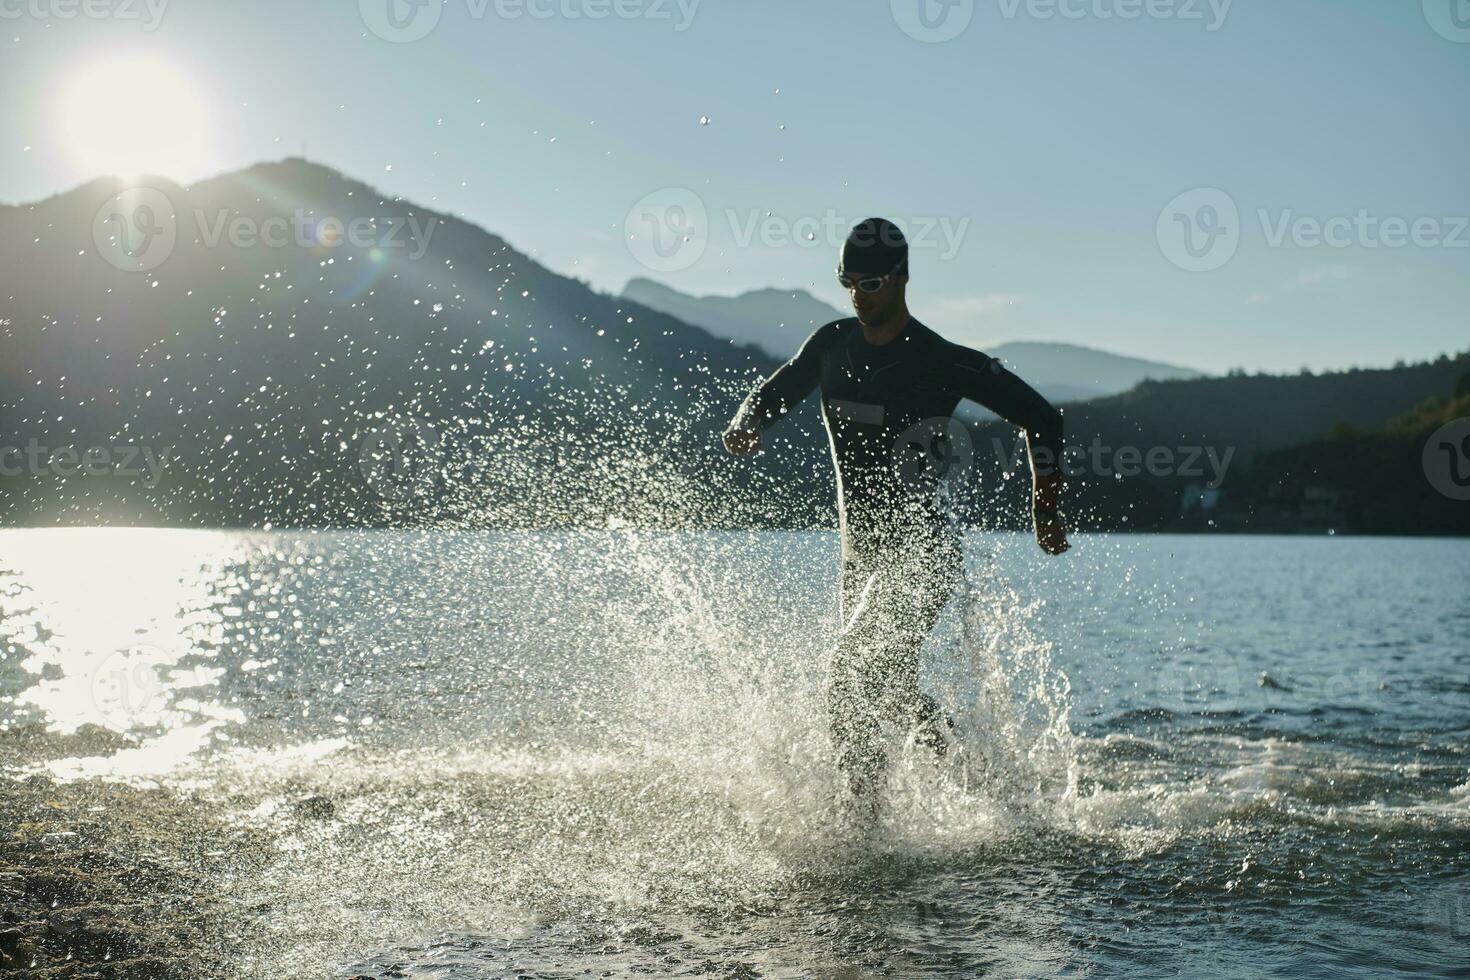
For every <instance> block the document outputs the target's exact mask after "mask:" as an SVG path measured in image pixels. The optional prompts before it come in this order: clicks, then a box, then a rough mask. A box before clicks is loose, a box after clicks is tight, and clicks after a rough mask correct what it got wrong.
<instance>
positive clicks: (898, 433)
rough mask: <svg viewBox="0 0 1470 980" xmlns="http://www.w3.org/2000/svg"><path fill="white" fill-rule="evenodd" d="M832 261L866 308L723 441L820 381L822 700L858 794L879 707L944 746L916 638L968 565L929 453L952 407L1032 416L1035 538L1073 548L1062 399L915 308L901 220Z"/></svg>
mask: <svg viewBox="0 0 1470 980" xmlns="http://www.w3.org/2000/svg"><path fill="white" fill-rule="evenodd" d="M837 275H838V279H839V281H841V283H842V285H843V287H844V288H846V289H847V290H848V293H849V295H850V296H851V299H852V304H853V309H854V311H855V312H856V313H857V316H856V317H855V318H852V319H845V320H837V321H835V322H833V323H829V324H827V325H826V326H824V327H822V328H821V329H819V330H817V331H816V333H814V334H812V335H811V336H810V337H809V338H808V339H807V341H806V343H805V344H803V345H802V348H801V350H800V351H799V352H798V353H797V355H796V356H795V357H794V358H792V359H791V360H790V361H788V362H787V363H786V364H785V365H783V366H782V367H781V368H780V369H778V370H777V371H776V373H775V374H773V375H771V377H770V378H769V379H768V380H767V381H766V382H765V383H764V384H762V385H761V386H760V387H759V388H758V389H756V391H755V392H754V393H752V394H751V396H750V397H749V398H747V399H746V400H745V403H744V404H743V405H742V406H741V408H740V411H739V413H738V414H737V415H736V416H735V419H734V421H732V422H731V423H730V427H729V428H728V429H727V430H726V432H725V434H724V443H725V448H726V449H728V450H729V451H730V452H731V453H734V454H735V455H737V456H745V455H749V454H751V453H754V452H756V451H757V450H758V449H759V448H760V434H761V432H762V431H763V430H765V429H767V428H770V427H771V426H772V425H774V424H776V423H777V422H778V421H780V420H781V418H782V417H784V416H785V415H787V414H788V413H789V412H791V411H792V410H793V409H795V408H796V406H797V405H798V404H799V403H800V402H801V401H802V400H803V399H804V398H806V396H807V395H808V394H810V393H811V392H812V391H813V390H815V389H818V388H820V389H821V396H822V418H823V421H824V422H825V424H826V427H827V435H828V437H829V439H830V440H831V444H832V457H833V461H834V462H835V463H836V466H837V497H838V519H839V528H840V532H841V539H842V576H841V579H842V584H841V615H842V635H841V639H840V641H839V642H838V644H837V649H836V651H835V653H834V655H833V658H832V668H831V674H830V678H829V681H828V688H827V710H828V714H829V720H830V724H831V730H832V736H833V742H834V745H835V747H836V749H837V753H838V764H839V766H840V767H841V768H842V770H843V771H844V772H845V773H846V774H847V778H848V782H849V787H850V788H851V789H852V791H853V792H854V793H855V794H857V795H858V796H860V797H861V796H864V795H865V794H867V791H868V790H869V789H871V788H872V787H873V786H874V784H875V783H876V781H877V780H878V779H879V778H880V777H881V775H882V772H883V767H884V757H883V749H882V744H881V738H882V731H881V726H882V723H883V721H884V720H888V721H893V722H897V723H899V724H903V725H907V726H909V727H910V728H911V729H915V730H916V731H917V738H918V740H919V741H920V742H923V743H925V744H928V745H930V746H931V747H932V748H934V749H935V750H936V751H938V752H941V753H942V752H943V749H944V745H945V734H944V729H945V727H946V724H947V720H946V719H945V718H944V717H943V715H942V713H941V711H940V709H939V706H938V705H937V704H936V703H935V702H934V701H933V699H932V698H929V697H927V696H926V695H924V694H921V693H920V691H919V676H918V675H919V650H920V647H921V646H922V645H923V642H924V639H925V638H926V637H927V636H928V635H929V632H930V631H931V630H932V629H933V627H934V624H935V622H936V621H937V620H938V619H939V614H940V612H941V611H942V610H943V608H944V606H945V604H946V603H947V602H948V601H949V599H950V597H951V595H952V594H953V593H954V591H955V589H956V587H957V586H958V585H959V583H960V582H961V580H962V578H963V566H962V555H961V549H960V541H959V535H958V533H957V532H955V531H953V530H951V525H950V522H949V521H948V520H947V519H946V515H945V514H944V513H943V511H942V508H941V506H940V501H939V494H938V492H937V491H938V479H937V478H938V475H939V470H938V468H937V467H936V466H935V465H934V464H935V461H936V458H937V456H942V455H944V454H946V453H949V454H953V452H954V451H955V449H956V447H955V446H954V445H947V443H950V442H951V441H957V442H967V437H966V435H965V433H964V432H963V429H962V426H960V425H959V423H957V422H954V421H953V419H952V416H953V415H954V411H955V409H956V408H957V407H958V405H959V403H960V401H961V400H962V399H969V400H970V401H973V402H977V403H979V404H980V405H983V406H984V407H985V408H988V409H990V410H991V411H992V412H994V413H995V414H996V415H999V416H1000V417H1001V418H1003V419H1005V420H1006V421H1008V422H1011V423H1012V424H1014V425H1017V426H1019V427H1021V428H1022V429H1024V430H1025V432H1026V444H1027V448H1028V451H1029V454H1030V461H1031V472H1032V476H1033V487H1034V490H1033V496H1032V501H1033V510H1034V515H1035V526H1036V540H1037V542H1038V543H1039V544H1040V545H1041V547H1042V549H1043V550H1044V551H1046V552H1047V553H1048V554H1052V555H1059V554H1061V553H1062V552H1064V551H1066V550H1067V548H1068V547H1069V546H1068V544H1067V536H1066V530H1065V527H1064V526H1063V523H1062V518H1061V516H1060V514H1059V513H1058V510H1057V505H1058V499H1059V497H1060V494H1061V486H1062V479H1061V469H1060V462H1061V452H1062V416H1061V413H1060V412H1058V411H1057V410H1056V409H1055V408H1053V407H1052V406H1051V405H1050V404H1049V403H1048V402H1047V401H1046V399H1044V398H1042V397H1041V395H1039V394H1037V393H1036V391H1035V390H1033V389H1032V388H1031V387H1030V386H1029V385H1027V384H1026V383H1025V382H1023V381H1022V380H1021V379H1019V378H1017V377H1016V376H1015V375H1013V374H1011V373H1010V372H1009V371H1007V370H1006V369H1005V368H1004V367H1003V366H1002V365H1001V363H1000V362H999V361H997V360H994V359H992V358H990V357H987V356H986V355H984V354H982V353H980V352H978V351H974V350H971V349H969V348H967V347H961V346H959V345H958V344H953V343H950V342H949V341H947V340H945V339H944V338H943V337H940V336H939V335H938V334H936V333H935V332H934V331H932V330H930V329H929V328H928V327H926V326H924V325H923V324H922V323H920V322H919V321H918V320H916V319H914V318H913V316H912V315H910V313H909V310H908V303H907V299H906V291H907V286H908V243H907V242H906V241H905V240H904V237H903V233H902V232H901V231H900V230H899V229H898V227H897V226H895V225H894V224H892V223H891V222H888V221H885V220H884V219H882V218H870V219H868V220H867V221H864V222H863V223H862V224H860V225H858V226H857V227H856V228H854V229H853V231H852V234H851V235H850V236H849V237H848V240H847V242H846V244H845V245H844V246H843V249H842V261H841V265H840V266H839V267H838V270H837ZM956 429H960V431H958V432H956V431H955V430H956ZM952 437H958V439H952Z"/></svg>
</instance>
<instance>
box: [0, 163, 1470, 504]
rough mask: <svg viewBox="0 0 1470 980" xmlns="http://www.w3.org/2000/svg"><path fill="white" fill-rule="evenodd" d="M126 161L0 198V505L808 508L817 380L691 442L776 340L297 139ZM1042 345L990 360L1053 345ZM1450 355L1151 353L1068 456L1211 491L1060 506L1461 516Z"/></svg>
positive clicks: (979, 476)
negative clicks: (319, 154)
mask: <svg viewBox="0 0 1470 980" xmlns="http://www.w3.org/2000/svg"><path fill="white" fill-rule="evenodd" d="M147 184H148V186H147V187H146V188H144V187H139V186H136V185H125V184H123V183H121V182H120V181H118V180H116V179H110V180H98V181H93V182H92V183H89V184H86V185H84V186H82V187H79V188H76V189H74V190H72V191H69V192H67V193H65V194H60V195H57V196H55V197H52V198H50V199H48V200H45V201H40V202H36V203H33V204H24V205H18V206H0V270H3V277H4V278H3V280H0V524H4V525H15V524H57V523H66V524H99V523H102V524H149V525H159V524H162V525H172V526H208V527H215V526H250V527H259V526H277V527H282V526H298V527H327V526H346V527H368V526H373V527H377V526H388V527H451V528H463V527H566V526H579V527H606V526H608V525H609V524H610V523H615V522H629V523H635V524H639V525H651V526H698V527H708V526H772V525H777V526H826V527H830V526H832V524H833V496H834V495H833V489H834V486H833V477H832V473H831V462H830V454H829V452H828V449H827V447H826V445H825V441H824V437H823V434H822V432H821V429H820V419H819V416H818V412H817V408H816V400H815V399H809V400H808V401H807V402H805V403H804V404H803V405H801V406H800V407H799V408H798V409H797V410H796V411H795V412H794V413H793V415H792V418H791V419H789V420H788V421H786V422H784V423H783V424H782V425H781V426H780V427H779V428H777V429H775V430H772V432H771V433H770V434H769V435H770V438H769V439H768V440H767V441H766V449H765V451H764V452H762V453H761V454H760V455H759V456H757V457H756V458H754V459H752V460H735V459H732V458H730V457H729V456H727V455H726V454H725V453H723V452H722V451H721V449H720V448H719V445H718V435H719V433H720V431H721V430H722V429H723V427H724V425H725V424H726V422H727V421H728V419H729V418H730V416H731V414H732V413H733V412H734V410H735V408H736V406H737V405H738V404H739V402H740V400H741V399H742V398H743V397H744V396H745V395H746V394H747V393H748V392H749V390H750V388H751V386H752V385H753V384H754V383H755V382H756V381H757V379H759V378H760V377H762V376H764V375H766V374H768V373H769V372H770V371H771V370H772V369H773V368H774V367H775V365H776V363H777V360H776V358H774V357H773V356H771V355H770V354H768V353H766V352H764V351H762V350H760V349H758V348H756V347H752V346H744V345H737V344H732V343H731V342H730V338H728V337H719V336H716V335H714V334H712V333H711V332H709V331H708V330H705V329H703V328H702V326H700V325H693V324H691V323H688V322H685V321H684V320H683V319H681V318H679V317H675V316H670V315H668V314H667V313H664V312H660V311H657V310H655V309H654V308H652V307H650V306H648V305H645V304H644V303H642V302H635V301H634V300H633V299H631V298H626V297H623V298H620V297H613V296H607V295H604V294H601V293H598V292H596V291H594V290H592V289H590V288H589V287H588V286H587V285H586V284H585V283H582V282H579V281H577V280H575V279H570V278H566V277H564V276H560V275H557V274H556V273H554V272H551V271H550V270H548V269H546V268H544V267H543V266H541V265H539V264H537V263H536V262H534V261H532V260H531V259H529V258H528V257H527V256H525V255H523V254H521V253H520V252H518V251H517V250H516V249H514V248H513V247H511V246H510V245H509V244H508V243H507V242H505V241H504V239H502V238H499V237H498V236H496V235H494V234H493V233H491V232H489V231H486V230H485V229H483V228H479V227H477V226H475V225H472V224H470V223H468V222H465V221H462V220H460V219H458V218H456V217H454V216H452V215H447V214H442V213H439V212H435V211H432V210H429V209H425V208H422V207H420V206H418V205H415V204H413V203H412V202H410V201H404V200H400V199H395V198H391V197H388V196H385V195H382V194H381V193H379V192H378V191H376V190H374V189H373V188H371V187H369V186H368V185H366V184H363V183H361V182H358V181H355V180H352V179H350V178H348V177H345V176H344V175H342V174H340V173H337V172H336V171H333V170H330V169H328V168H325V167H321V166H318V165H316V164H312V163H308V162H306V161H303V160H299V159H288V160H284V161H280V162H275V163H267V164H260V165H257V166H254V167H250V168H248V169H246V170H242V171H239V172H236V173H230V174H224V175H221V176H219V177H216V178H213V179H210V180H207V181H201V182H199V183H197V184H195V185H193V186H191V187H180V186H177V185H175V184H171V183H168V182H166V181H161V180H152V181H148V182H147ZM644 297H645V298H646V299H651V300H652V301H655V302H657V301H659V300H658V298H657V297H653V296H651V294H644ZM665 299H667V297H665ZM767 299H769V300H772V301H774V300H775V297H774V296H767ZM782 302H783V303H784V302H785V300H784V299H783V301H782ZM810 315H811V316H815V310H814V309H813V310H812V311H811V314H810ZM823 315H824V316H825V314H823ZM803 326H805V325H803ZM1039 346H1040V347H1041V348H1042V350H1039V351H1031V350H1027V349H1021V350H1019V352H1018V357H1017V361H1016V368H1017V370H1018V371H1020V372H1022V373H1027V372H1028V371H1029V372H1033V376H1034V377H1036V378H1044V377H1045V376H1046V372H1047V371H1048V370H1050V369H1051V367H1053V366H1055V367H1058V368H1059V369H1060V368H1067V369H1070V368H1071V367H1074V366H1075V363H1074V362H1072V361H1070V360H1069V359H1068V358H1067V357H1066V356H1061V357H1060V359H1059V360H1057V361H1055V362H1054V363H1053V362H1048V361H1047V360H1046V357H1047V356H1051V355H1052V354H1054V353H1055V352H1054V351H1051V350H1049V349H1047V348H1050V346H1051V345H1039ZM996 351H997V352H1000V353H1001V354H1002V355H1003V356H1004V352H1005V348H997V349H996ZM1090 353H1094V354H1095V353H1097V352H1090ZM1026 354H1033V355H1037V359H1035V360H1033V361H1032V362H1031V363H1030V364H1029V365H1028V364H1024V363H1022V362H1021V361H1020V356H1023V355H1026ZM1041 355H1045V356H1041ZM1104 356H1105V357H1106V356H1109V355H1104ZM1090 363H1094V364H1096V363H1100V362H1097V361H1091V362H1090ZM1467 370H1470V354H1462V355H1459V356H1458V357H1455V358H1450V357H1441V358H1440V359H1438V360H1437V361H1434V362H1433V363H1425V364H1414V365H1403V366H1399V367H1395V368H1392V369H1385V370H1369V371H1346V372H1339V373H1334V374H1324V375H1316V376H1313V375H1306V374H1303V375H1297V376H1268V375H1255V376H1246V375H1243V374H1233V375H1231V376H1228V377H1224V378H1196V379H1187V380H1169V381H1152V380H1149V381H1144V382H1142V383H1140V384H1138V385H1137V386H1135V387H1133V388H1131V389H1130V390H1128V391H1127V392H1124V393H1122V394H1116V395H1111V396H1108V397H1105V398H1097V399H1093V400H1091V401H1087V402H1082V403H1076V404H1072V405H1068V406H1067V407H1066V409H1065V413H1066V421H1067V441H1068V444H1069V445H1071V446H1074V447H1077V448H1078V449H1079V450H1082V451H1083V452H1086V451H1088V450H1089V449H1090V447H1092V446H1093V445H1094V444H1096V445H1097V446H1099V447H1106V448H1107V449H1108V451H1109V452H1110V453H1112V454H1114V455H1116V454H1117V450H1118V449H1119V448H1120V447H1126V448H1128V449H1129V450H1130V451H1135V452H1137V453H1138V454H1139V455H1140V456H1146V455H1147V454H1148V453H1149V452H1150V451H1151V450H1155V449H1157V450H1160V451H1163V450H1167V451H1168V452H1169V454H1171V456H1172V457H1173V458H1174V459H1175V460H1176V461H1179V460H1180V459H1185V458H1187V459H1189V460H1192V461H1194V462H1195V463H1196V464H1198V463H1200V462H1201V459H1200V457H1201V454H1204V453H1205V451H1206V450H1212V451H1214V453H1215V457H1216V459H1217V461H1220V460H1223V461H1224V462H1225V463H1226V464H1228V465H1226V466H1224V467H1222V469H1223V470H1226V471H1228V472H1225V473H1223V477H1224V479H1223V481H1222V482H1221V483H1220V485H1219V486H1216V487H1208V486H1206V485H1205V484H1207V483H1210V482H1213V481H1211V480H1209V479H1208V473H1207V472H1206V471H1203V470H1201V475H1192V474H1191V473H1190V472H1187V471H1186V470H1187V467H1183V466H1181V467H1178V468H1177V469H1176V470H1172V471H1170V472H1167V473H1161V474H1157V475H1155V474H1149V473H1144V474H1133V475H1128V476H1126V477H1123V476H1121V475H1120V474H1117V473H1115V472H1114V471H1113V470H1112V469H1108V468H1106V467H1098V466H1095V465H1091V464H1089V465H1086V466H1083V467H1082V468H1081V470H1080V471H1079V472H1077V473H1076V474H1075V476H1074V477H1073V478H1072V479H1071V480H1070V481H1069V488H1068V494H1067V508H1068V513H1069V515H1070V516H1071V517H1072V519H1073V520H1074V521H1075V522H1076V523H1077V525H1078V526H1080V527H1083V528H1088V529H1167V530H1174V529H1184V528H1200V529H1204V528H1208V527H1210V526H1215V527H1231V528H1235V529H1244V530H1252V529H1262V530H1301V529H1304V528H1312V527H1319V526H1321V524H1322V522H1323V521H1324V520H1329V519H1330V520H1332V521H1333V523H1332V525H1331V526H1333V527H1334V528H1341V529H1347V530H1361V531H1392V532H1393V533H1425V532H1429V531H1434V532H1436V533H1467V532H1466V530H1456V528H1459V527H1462V526H1463V520H1462V519H1460V520H1461V523H1460V524H1456V523H1454V521H1452V520H1449V519H1448V518H1447V517H1446V510H1445V506H1444V503H1443V501H1440V502H1438V503H1436V502H1435V501H1434V500H1430V499H1426V496H1425V492H1424V482H1425V479H1424V472H1423V470H1422V468H1421V467H1420V464H1419V462H1417V460H1418V459H1419V458H1420V457H1422V456H1423V451H1422V450H1423V447H1422V446H1419V447H1418V448H1419V450H1420V452H1418V453H1417V454H1416V453H1415V452H1414V451H1413V450H1414V449H1415V446H1416V440H1418V442H1420V443H1422V442H1423V441H1424V439H1423V436H1422V430H1423V429H1424V428H1425V427H1426V426H1427V425H1428V424H1429V423H1430V422H1433V421H1440V420H1442V419H1443V418H1444V417H1445V413H1446V412H1449V411H1452V410H1453V411H1459V410H1460V409H1459V408H1457V407H1455V406H1461V405H1463V396H1464V383H1463V382H1460V385H1461V386H1460V387H1458V388H1457V387H1456V385H1457V382H1458V379H1460V378H1461V377H1462V376H1464V375H1465V374H1466V372H1467ZM1080 382H1081V384H1084V385H1086V384H1093V383H1117V380H1116V378H1114V377H1113V376H1110V375H1108V374H1106V373H1105V372H1104V371H1102V370H1100V369H1099V370H1096V371H1094V373H1093V374H1092V375H1089V376H1086V377H1083V378H1081V379H1080ZM1452 391H1453V392H1455V393H1456V394H1455V398H1456V399H1458V400H1456V401H1453V402H1444V403H1442V402H1435V401H1428V399H1430V398H1432V397H1434V396H1439V397H1440V398H1443V397H1444V395H1445V393H1447V392H1452ZM1416 412H1417V413H1418V414H1413V415H1410V414H1409V413H1416ZM1403 418H1412V419H1416V420H1417V421H1414V422H1413V423H1412V424H1409V423H1405V422H1402V421H1399V422H1392V420H1396V419H1400V420H1401V419H1403ZM1391 423H1392V424H1391ZM1409 430H1412V431H1409ZM1355 431H1356V432H1357V433H1360V434H1365V435H1362V437H1361V438H1357V437H1353V438H1357V441H1353V438H1348V436H1351V434H1352V433H1353V432H1355ZM1345 433H1346V434H1347V435H1344V434H1345ZM971 438H972V443H973V446H972V448H973V450H974V452H973V454H972V455H973V459H972V461H971V462H972V463H973V465H972V466H970V467H968V469H967V470H966V474H965V479H966V480H968V481H969V482H968V484H967V485H966V486H964V487H962V488H961V489H962V490H963V493H962V499H966V500H968V501H969V502H970V511H969V512H968V515H967V516H968V518H969V519H970V520H971V521H973V522H974V523H977V524H981V525H983V526H997V527H1021V526H1024V524H1025V522H1026V520H1027V493H1026V486H1027V484H1028V483H1029V481H1027V480H1025V479H1024V478H1021V479H1015V478H1008V477H1007V474H1011V476H1012V477H1014V474H1015V473H1016V471H1017V469H1018V466H1017V463H1016V461H1015V460H1013V459H1012V458H1011V455H1012V453H1013V452H1014V450H1015V445H1016V439H1017V433H1016V432H1015V431H1014V430H1013V429H1012V428H1011V427H1009V426H1007V425H1005V424H1003V423H999V422H995V421H991V422H988V423H982V424H980V425H978V426H975V427H973V428H972V429H971ZM1344 440H1346V441H1344ZM1107 462H1108V463H1112V462H1113V459H1112V457H1110V458H1109V460H1108V461H1107ZM1365 468H1369V469H1374V470H1375V473H1373V474H1371V479H1369V476H1370V475H1369V474H1365V473H1364V472H1363V470H1364V469H1365ZM1324 501H1325V502H1326V503H1324ZM1333 501H1336V503H1332V502H1333ZM1355 501H1356V503H1355ZM1334 508H1335V509H1334ZM1463 513H1464V508H1463V505H1459V510H1458V511H1455V514H1457V515H1462V514H1463ZM1457 519H1459V518H1457ZM1210 522H1214V524H1213V525H1212V524H1211V523H1210Z"/></svg>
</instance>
